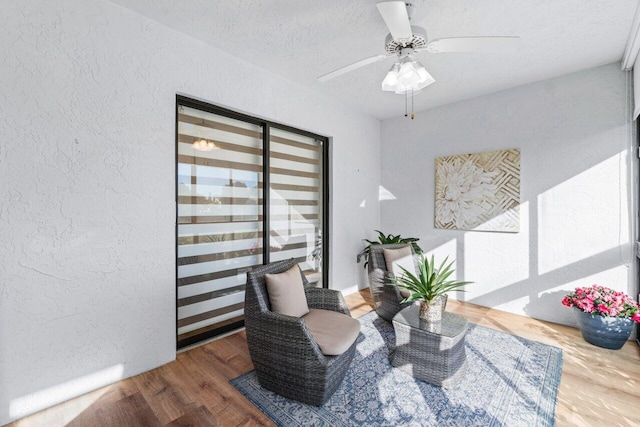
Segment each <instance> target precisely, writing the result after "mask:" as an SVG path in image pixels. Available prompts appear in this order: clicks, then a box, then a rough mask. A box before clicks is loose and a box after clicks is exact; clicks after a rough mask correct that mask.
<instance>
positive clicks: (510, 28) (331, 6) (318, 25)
mask: <svg viewBox="0 0 640 427" xmlns="http://www.w3.org/2000/svg"><path fill="white" fill-rule="evenodd" d="M112 1H114V2H115V3H118V4H120V5H122V6H125V7H127V8H129V9H132V10H134V11H136V12H138V13H140V14H142V15H145V16H148V17H150V18H152V19H154V20H156V21H158V22H161V23H163V24H165V25H167V26H169V27H172V28H174V29H176V30H178V31H181V32H183V33H185V34H188V35H190V36H193V37H195V38H198V39H200V40H203V41H205V42H207V43H209V44H211V45H213V46H216V47H217V48H219V49H221V50H224V51H226V52H228V53H230V54H232V55H235V56H237V57H240V58H242V59H244V60H246V61H248V62H251V63H252V64H255V65H257V66H260V67H263V68H265V69H268V70H270V71H272V72H274V73H276V74H279V75H281V76H283V77H285V78H287V79H289V80H293V81H296V82H298V83H300V84H302V85H305V86H308V87H311V88H313V89H315V90H317V91H320V92H322V93H324V94H326V95H329V96H331V97H334V98H337V99H340V100H342V101H343V102H345V103H348V104H350V105H352V106H354V107H355V108H357V109H359V110H361V111H362V112H364V113H366V114H369V115H371V116H373V117H376V118H379V119H386V118H390V117H396V116H400V115H403V114H404V102H405V101H404V97H403V96H400V95H395V94H393V93H389V92H382V91H381V89H380V83H381V81H382V79H383V78H384V76H385V74H386V72H387V71H388V69H389V67H390V66H391V64H392V62H393V59H389V60H387V61H383V62H379V63H376V64H372V65H369V66H367V67H365V68H360V69H358V70H355V71H353V72H351V73H349V74H345V75H343V76H340V77H337V78H335V79H333V80H330V81H328V82H326V83H319V82H318V81H317V80H316V77H317V76H319V75H321V74H325V73H327V72H330V71H333V70H334V69H336V68H340V67H342V66H345V65H348V64H350V63H352V62H355V61H357V60H360V59H364V58H367V57H370V56H373V55H376V54H381V53H384V39H385V36H386V35H387V32H388V31H387V29H386V27H385V24H384V21H383V20H382V18H381V16H380V15H379V13H378V10H377V9H376V7H375V3H376V0H321V1H317V0H270V1H268V0H239V1H229V0H227V1H217V0H189V1H184V0H112ZM417 3H418V5H419V10H418V11H417V13H416V16H414V19H413V21H414V22H413V23H414V25H420V26H422V27H424V28H426V30H427V33H428V37H429V39H435V38H443V37H462V36H492V35H499V36H520V37H522V43H521V48H520V50H519V51H518V52H517V53H515V54H489V53H456V54H454V53H449V54H444V53H441V54H430V53H427V52H423V53H420V54H419V55H418V59H419V60H420V61H421V62H422V63H423V64H424V65H425V67H426V68H427V70H428V71H429V72H430V73H431V75H432V76H433V77H434V78H435V79H436V82H435V83H434V84H432V85H431V86H429V87H427V88H426V89H425V90H423V91H422V93H420V94H419V95H417V96H416V97H415V100H414V108H415V111H421V110H425V109H428V108H432V107H435V106H438V105H444V104H448V103H452V102H456V101H460V100H463V99H469V98H473V97H476V96H480V95H483V94H487V93H491V92H496V91H499V90H503V89H507V88H511V87H515V86H520V85H523V84H527V83H532V82H535V81H539V80H544V79H548V78H551V77H555V76H559V75H563V74H567V73H571V72H575V71H579V70H583V69H587V68H591V67H595V66H599V65H603V64H608V63H611V62H615V61H619V60H621V59H622V55H623V52H624V48H625V45H626V42H627V38H628V36H629V32H630V30H631V24H632V22H633V17H634V14H635V11H636V8H637V6H638V0H418V1H417Z"/></svg>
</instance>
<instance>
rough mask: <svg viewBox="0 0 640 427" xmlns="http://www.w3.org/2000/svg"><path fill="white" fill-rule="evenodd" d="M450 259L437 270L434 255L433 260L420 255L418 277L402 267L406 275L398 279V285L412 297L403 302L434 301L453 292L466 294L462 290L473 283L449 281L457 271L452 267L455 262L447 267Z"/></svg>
mask: <svg viewBox="0 0 640 427" xmlns="http://www.w3.org/2000/svg"><path fill="white" fill-rule="evenodd" d="M448 259H449V257H446V258H445V259H444V261H442V263H441V264H440V266H439V267H438V268H436V264H435V260H434V257H433V255H431V259H429V258H426V257H425V256H424V255H420V262H419V264H418V274H417V275H416V274H415V272H411V271H409V270H407V269H405V268H404V267H401V266H400V268H401V269H402V271H403V272H404V274H403V275H401V276H400V277H398V279H397V284H398V286H399V287H401V288H404V289H406V290H408V291H409V292H411V295H409V296H408V297H407V298H405V299H404V301H403V302H408V301H417V300H423V301H432V300H433V299H435V298H436V297H438V296H440V295H444V294H445V293H447V292H449V291H453V290H461V291H462V292H465V291H464V290H462V289H460V288H462V287H463V286H466V285H468V284H470V283H473V282H458V281H456V280H448V279H449V276H451V275H452V274H453V272H454V271H455V269H453V268H452V267H451V266H452V265H453V263H454V261H451V262H450V263H449V264H447V265H445V264H446V263H447V260H448Z"/></svg>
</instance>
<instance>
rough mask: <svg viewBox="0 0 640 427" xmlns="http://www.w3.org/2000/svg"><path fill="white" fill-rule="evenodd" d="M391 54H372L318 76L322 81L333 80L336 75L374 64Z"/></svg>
mask: <svg viewBox="0 0 640 427" xmlns="http://www.w3.org/2000/svg"><path fill="white" fill-rule="evenodd" d="M391 56H394V55H376V56H372V57H371V58H367V59H362V60H360V61H358V62H354V63H353V64H350V65H347V66H346V67H342V68H338V69H337V70H334V71H332V72H330V73H327V74H323V75H321V76H320V77H318V81H320V82H326V81H327V80H331V79H333V78H335V77H338V76H341V75H343V74H346V73H348V72H350V71H353V70H357V69H358V68H360V67H364V66H365V65H369V64H373V63H374V62H379V61H382V60H383V59H387V58H389V57H391Z"/></svg>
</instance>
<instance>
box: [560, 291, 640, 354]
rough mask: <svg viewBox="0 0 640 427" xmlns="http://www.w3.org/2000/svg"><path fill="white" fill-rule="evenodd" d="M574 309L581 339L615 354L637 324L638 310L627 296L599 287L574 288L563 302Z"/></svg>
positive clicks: (636, 305)
mask: <svg viewBox="0 0 640 427" xmlns="http://www.w3.org/2000/svg"><path fill="white" fill-rule="evenodd" d="M562 305H564V306H566V307H573V308H574V310H573V314H574V315H575V317H576V320H577V321H578V325H579V326H580V331H581V332H582V337H583V338H584V339H585V341H587V342H588V343H590V344H593V345H596V346H598V347H603V348H608V349H611V350H618V349H620V348H622V346H623V345H624V343H625V342H627V340H628V339H629V336H630V335H631V331H632V330H633V323H634V322H638V323H640V306H638V304H637V303H636V302H635V301H634V300H633V299H632V298H631V297H630V296H629V295H627V294H625V293H624V292H620V291H614V290H613V289H609V288H607V287H604V286H600V285H592V286H589V287H587V288H576V289H575V291H573V292H571V293H570V294H569V295H567V296H565V297H564V298H563V299H562Z"/></svg>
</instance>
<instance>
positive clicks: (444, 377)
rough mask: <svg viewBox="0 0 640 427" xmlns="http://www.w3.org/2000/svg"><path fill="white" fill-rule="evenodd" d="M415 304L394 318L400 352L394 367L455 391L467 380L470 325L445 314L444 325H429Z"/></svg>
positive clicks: (397, 352) (447, 313)
mask: <svg viewBox="0 0 640 427" xmlns="http://www.w3.org/2000/svg"><path fill="white" fill-rule="evenodd" d="M419 312H420V306H419V304H418V303H416V304H413V305H411V306H409V307H407V308H405V309H403V310H400V311H399V312H398V314H396V315H395V316H394V318H393V329H394V330H395V332H396V349H395V351H394V352H393V354H392V355H391V364H392V365H393V366H395V367H396V368H398V369H401V370H402V371H404V372H406V373H408V374H410V375H412V376H413V377H415V378H419V379H421V380H424V381H427V382H430V383H432V384H435V385H437V386H440V387H444V388H451V387H455V385H456V384H457V383H458V382H459V381H460V380H461V379H462V378H463V377H464V375H465V373H466V370H467V355H466V353H465V350H464V337H465V335H466V333H467V326H468V323H469V322H468V321H467V319H465V318H464V317H461V316H458V315H457V314H453V313H449V312H446V311H444V312H442V321H440V322H437V323H427V322H425V321H424V320H422V319H420V317H419V316H418V314H419Z"/></svg>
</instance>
